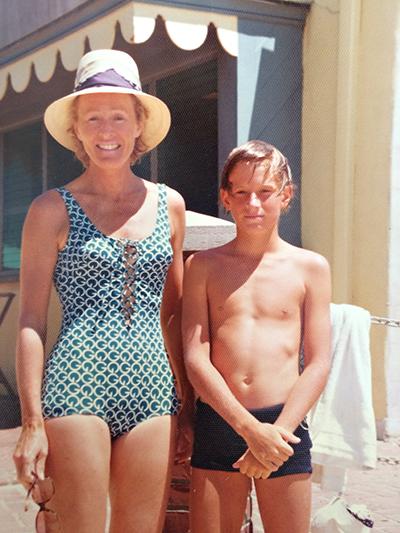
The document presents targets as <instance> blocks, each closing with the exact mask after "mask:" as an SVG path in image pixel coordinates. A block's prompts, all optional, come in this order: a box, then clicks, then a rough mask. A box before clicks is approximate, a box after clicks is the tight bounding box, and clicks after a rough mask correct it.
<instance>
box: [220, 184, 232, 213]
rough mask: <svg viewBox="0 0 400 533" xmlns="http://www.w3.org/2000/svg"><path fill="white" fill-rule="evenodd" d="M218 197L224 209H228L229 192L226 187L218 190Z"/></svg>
mask: <svg viewBox="0 0 400 533" xmlns="http://www.w3.org/2000/svg"><path fill="white" fill-rule="evenodd" d="M219 197H220V199H221V204H222V205H223V206H224V208H225V210H226V211H229V210H230V205H229V204H230V202H229V200H230V198H229V193H228V191H227V190H226V189H220V190H219Z"/></svg>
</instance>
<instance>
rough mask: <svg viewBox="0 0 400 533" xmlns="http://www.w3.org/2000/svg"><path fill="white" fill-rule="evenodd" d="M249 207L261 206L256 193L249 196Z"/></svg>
mask: <svg viewBox="0 0 400 533" xmlns="http://www.w3.org/2000/svg"><path fill="white" fill-rule="evenodd" d="M248 203H249V205H260V199H259V197H258V195H257V193H255V192H251V193H250V194H249V202H248Z"/></svg>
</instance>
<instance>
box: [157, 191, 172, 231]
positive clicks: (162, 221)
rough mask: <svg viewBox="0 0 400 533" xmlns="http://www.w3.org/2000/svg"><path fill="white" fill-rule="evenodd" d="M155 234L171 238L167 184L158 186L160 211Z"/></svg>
mask: <svg viewBox="0 0 400 533" xmlns="http://www.w3.org/2000/svg"><path fill="white" fill-rule="evenodd" d="M154 232H155V233H157V232H160V233H161V234H162V235H163V236H164V237H167V238H168V239H169V238H170V236H171V229H170V225H169V214H168V199H167V186H166V185H165V183H159V184H158V211H157V223H156V228H155V230H154Z"/></svg>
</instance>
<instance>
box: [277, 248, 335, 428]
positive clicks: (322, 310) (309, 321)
mask: <svg viewBox="0 0 400 533" xmlns="http://www.w3.org/2000/svg"><path fill="white" fill-rule="evenodd" d="M305 286H306V293H305V299H304V304H303V328H304V329H303V343H304V370H303V372H302V374H301V375H300V377H299V379H298V380H297V382H296V384H295V386H294V387H293V389H292V391H291V392H290V394H289V397H288V399H287V401H286V402H285V406H284V408H283V409H282V412H281V414H280V415H279V417H278V419H277V420H276V422H275V423H276V424H278V425H280V426H282V427H284V428H286V429H288V430H289V431H294V430H295V429H296V427H297V426H298V425H299V424H300V422H301V421H302V420H303V419H304V417H305V416H306V414H307V413H308V412H309V410H310V409H311V407H312V406H313V405H314V403H315V402H316V401H317V400H318V398H319V396H320V395H321V393H322V391H323V389H324V387H325V384H326V381H327V378H328V374H329V369H330V351H331V342H330V339H331V325H330V311H329V305H330V301H331V280H330V269H329V264H328V262H327V261H326V259H325V258H324V257H322V256H320V255H317V254H313V255H312V256H311V258H310V260H309V262H308V264H307V268H306V280H305Z"/></svg>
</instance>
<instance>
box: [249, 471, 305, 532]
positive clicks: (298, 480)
mask: <svg viewBox="0 0 400 533" xmlns="http://www.w3.org/2000/svg"><path fill="white" fill-rule="evenodd" d="M254 484H255V487H256V492H257V501H258V507H259V509H260V515H261V519H262V522H263V525H264V529H265V530H266V531H268V533H293V532H294V531H295V532H296V533H308V531H309V530H310V514H311V475H310V474H291V475H288V476H282V477H276V478H272V479H255V480H254Z"/></svg>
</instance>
